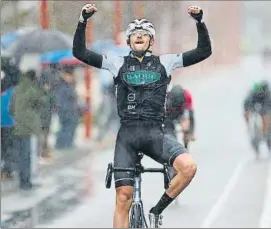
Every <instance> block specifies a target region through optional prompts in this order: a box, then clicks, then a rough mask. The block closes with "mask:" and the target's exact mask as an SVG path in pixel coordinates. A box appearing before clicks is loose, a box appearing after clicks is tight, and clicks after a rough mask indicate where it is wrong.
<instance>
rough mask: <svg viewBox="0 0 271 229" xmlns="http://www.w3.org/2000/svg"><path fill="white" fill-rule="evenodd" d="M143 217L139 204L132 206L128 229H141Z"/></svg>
mask: <svg viewBox="0 0 271 229" xmlns="http://www.w3.org/2000/svg"><path fill="white" fill-rule="evenodd" d="M143 222H144V217H143V215H142V207H141V205H140V204H133V205H132V207H131V212H130V225H129V227H130V228H143V225H144V223H143Z"/></svg>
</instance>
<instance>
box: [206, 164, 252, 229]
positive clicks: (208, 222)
mask: <svg viewBox="0 0 271 229" xmlns="http://www.w3.org/2000/svg"><path fill="white" fill-rule="evenodd" d="M246 162H247V161H243V162H240V163H239V164H238V165H237V166H236V168H235V170H234V172H233V174H232V176H231V177H230V179H229V181H228V183H227V185H226V186H225V188H224V191H223V193H222V194H221V195H220V197H219V198H218V200H217V202H216V203H215V204H214V205H213V207H212V208H211V211H210V212H209V214H208V215H207V217H206V218H205V219H204V221H203V223H202V225H201V228H209V227H210V226H211V224H212V223H213V222H214V220H215V219H216V218H217V216H218V214H219V213H220V212H221V210H222V208H223V206H224V204H225V202H226V201H227V199H228V197H229V195H230V193H231V192H232V190H233V188H234V186H235V184H236V183H237V181H238V179H239V177H240V174H241V172H242V170H243V168H244V166H245V164H246Z"/></svg>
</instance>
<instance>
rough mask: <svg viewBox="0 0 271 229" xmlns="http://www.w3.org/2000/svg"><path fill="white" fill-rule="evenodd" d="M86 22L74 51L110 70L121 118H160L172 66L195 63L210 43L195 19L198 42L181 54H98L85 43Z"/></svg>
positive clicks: (78, 32) (203, 56)
mask: <svg viewBox="0 0 271 229" xmlns="http://www.w3.org/2000/svg"><path fill="white" fill-rule="evenodd" d="M85 27H86V25H85V23H81V22H79V24H78V26H77V30H76V33H75V36H74V44H73V54H74V56H75V57H77V58H78V59H79V60H81V61H83V62H84V63H87V64H89V65H91V66H94V67H96V68H100V69H106V70H108V71H110V72H111V73H112V74H113V76H114V82H115V85H116V89H117V106H118V113H119V116H120V118H121V121H122V122H125V121H131V120H154V121H155V120H156V121H161V122H162V121H163V119H164V117H165V100H166V92H167V85H168V84H169V82H170V79H171V73H172V71H173V70H174V69H176V68H180V67H187V66H190V65H193V64H196V63H198V62H200V61H202V60H204V59H206V58H207V57H208V56H210V55H211V43H210V38H209V35H208V31H207V28H206V26H205V24H204V23H197V30H198V46H197V48H196V49H193V50H191V51H188V52H185V53H180V54H165V55H162V56H154V55H152V54H151V52H147V53H146V54H145V56H144V58H143V61H142V62H139V60H138V59H137V58H136V57H135V56H133V54H132V53H130V54H129V55H128V56H125V57H118V56H109V55H100V54H97V53H95V52H93V51H90V50H87V49H86V46H85Z"/></svg>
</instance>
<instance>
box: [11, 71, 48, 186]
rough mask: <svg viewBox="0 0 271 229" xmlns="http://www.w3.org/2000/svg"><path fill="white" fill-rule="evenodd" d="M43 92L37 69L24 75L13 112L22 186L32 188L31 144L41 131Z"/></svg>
mask: <svg viewBox="0 0 271 229" xmlns="http://www.w3.org/2000/svg"><path fill="white" fill-rule="evenodd" d="M43 102H44V98H43V93H42V91H41V90H40V88H39V86H38V84H37V77H36V73H35V71H28V72H26V73H25V74H23V75H22V77H21V79H20V81H19V84H18V86H16V87H15V89H14V94H13V98H12V103H11V112H12V114H13V115H14V119H15V126H14V147H15V151H16V158H17V168H18V173H19V181H20V188H21V189H23V190H31V189H32V188H33V183H32V180H31V145H30V139H31V136H32V135H36V136H38V135H39V133H40V108H41V106H42V105H43Z"/></svg>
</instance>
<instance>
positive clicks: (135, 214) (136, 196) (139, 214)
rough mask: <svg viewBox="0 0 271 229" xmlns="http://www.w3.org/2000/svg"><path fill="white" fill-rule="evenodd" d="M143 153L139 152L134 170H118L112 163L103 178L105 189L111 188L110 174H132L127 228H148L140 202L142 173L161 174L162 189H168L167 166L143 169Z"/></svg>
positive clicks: (168, 176)
mask: <svg viewBox="0 0 271 229" xmlns="http://www.w3.org/2000/svg"><path fill="white" fill-rule="evenodd" d="M143 156H144V155H143V153H141V152H139V153H138V157H137V162H136V164H135V167H134V168H120V167H114V166H113V164H112V163H109V164H108V167H107V174H106V178H105V186H106V188H107V189H109V188H110V187H111V183H112V174H113V173H114V172H132V173H134V181H135V184H134V193H133V202H132V206H131V209H130V214H129V228H148V224H147V221H146V218H145V214H144V208H143V202H142V200H141V181H142V178H141V174H142V173H146V172H149V173H163V174H164V188H165V189H168V187H169V184H170V175H169V171H168V165H167V164H164V165H163V168H144V167H143V166H142V164H141V160H142V158H143Z"/></svg>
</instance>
